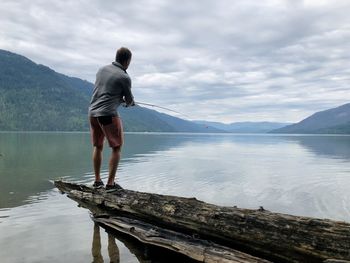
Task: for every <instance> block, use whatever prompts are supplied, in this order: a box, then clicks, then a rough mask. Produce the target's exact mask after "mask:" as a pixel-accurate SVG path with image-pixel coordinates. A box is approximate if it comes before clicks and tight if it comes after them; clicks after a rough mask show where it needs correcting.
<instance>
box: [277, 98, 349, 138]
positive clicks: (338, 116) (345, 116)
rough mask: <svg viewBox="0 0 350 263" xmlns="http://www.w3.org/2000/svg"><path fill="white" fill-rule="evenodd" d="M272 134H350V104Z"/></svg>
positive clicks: (312, 116)
mask: <svg viewBox="0 0 350 263" xmlns="http://www.w3.org/2000/svg"><path fill="white" fill-rule="evenodd" d="M272 133H314V134H350V103H347V104H344V105H342V106H339V107H337V108H333V109H329V110H325V111H320V112H316V113H315V114H313V115H311V116H310V117H308V118H306V119H304V120H302V121H300V122H298V123H295V124H291V125H288V126H286V127H283V128H280V129H276V130H273V131H272Z"/></svg>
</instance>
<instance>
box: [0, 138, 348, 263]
mask: <svg viewBox="0 0 350 263" xmlns="http://www.w3.org/2000/svg"><path fill="white" fill-rule="evenodd" d="M109 151H110V150H109V149H108V147H105V155H104V164H103V173H102V174H103V178H104V179H105V178H106V177H107V160H108V155H109ZM90 156H91V146H90V137H89V134H88V133H0V262H1V263H8V262H11V263H12V262H103V259H104V261H105V262H110V260H111V261H113V262H121V263H127V262H146V261H147V262H170V259H174V256H173V255H171V254H169V255H167V254H166V253H165V252H164V251H163V252H162V253H158V252H154V251H153V252H152V251H151V250H149V251H148V250H147V248H144V247H142V245H141V244H139V243H137V242H135V241H133V240H130V239H127V238H126V237H123V236H120V235H118V234H116V233H113V234H110V233H107V232H106V231H105V230H104V229H102V228H101V229H100V228H99V227H96V226H94V223H93V222H92V220H91V218H90V215H89V212H88V211H87V210H85V209H83V208H78V207H77V204H76V203H75V202H74V201H72V200H70V199H69V198H67V197H66V196H64V195H61V194H59V193H58V191H57V190H56V189H54V187H53V185H52V182H51V181H52V180H54V179H58V178H64V179H69V180H74V181H78V182H81V183H92V182H93V172H92V164H91V160H90ZM117 177H118V182H119V183H120V184H121V185H122V186H123V187H124V188H127V189H132V190H137V191H145V192H154V193H160V194H170V195H178V196H186V197H196V198H197V199H200V200H204V201H206V202H210V203H214V204H218V205H228V206H235V205H236V206H238V207H242V208H252V209H257V208H259V206H263V207H264V208H265V209H267V210H270V211H274V212H282V213H288V214H294V215H303V216H312V217H320V218H331V219H336V220H344V221H348V222H349V221H350V136H316V135H315V136H313V135H309V136H305V135H293V136H290V135H237V134H235V135H234V134H151V133H150V134H126V137H125V146H124V149H123V156H122V160H121V163H120V167H119V170H118V174H117ZM145 251H146V252H147V253H145ZM160 254H162V258H159V255H160ZM163 254H164V255H163ZM118 260H119V261H118ZM177 262H184V260H183V259H177Z"/></svg>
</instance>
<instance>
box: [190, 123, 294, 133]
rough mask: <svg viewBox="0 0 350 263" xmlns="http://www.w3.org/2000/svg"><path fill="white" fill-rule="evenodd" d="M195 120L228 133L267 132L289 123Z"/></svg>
mask: <svg viewBox="0 0 350 263" xmlns="http://www.w3.org/2000/svg"><path fill="white" fill-rule="evenodd" d="M195 122H196V123H198V124H203V125H206V126H209V127H214V128H217V129H219V130H223V131H225V132H230V133H267V132H270V131H272V130H275V129H278V128H281V127H284V126H287V125H289V124H290V123H279V122H234V123H230V124H225V123H221V122H210V121H195Z"/></svg>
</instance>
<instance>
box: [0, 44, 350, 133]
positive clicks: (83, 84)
mask: <svg viewBox="0 0 350 263" xmlns="http://www.w3.org/2000/svg"><path fill="white" fill-rule="evenodd" d="M92 89H93V84H92V83H90V82H88V81H85V80H81V79H79V78H73V77H69V76H66V75H63V74H60V73H57V72H55V71H54V70H52V69H50V68H48V67H46V66H43V65H40V64H36V63H34V62H33V61H31V60H29V59H28V58H26V57H24V56H21V55H18V54H14V53H12V52H9V51H5V50H1V49H0V131H87V130H88V129H89V125H88V121H87V109H88V106H89V102H90V97H91V93H92ZM119 112H120V115H121V116H122V118H123V124H124V129H125V130H126V131H135V132H203V133H207V132H225V133H268V132H271V133H342V134H350V104H345V105H343V106H340V107H338V108H335V109H330V110H326V111H322V112H317V113H315V114H313V115H312V116H310V117H308V118H306V119H305V120H302V121H301V122H299V123H296V124H289V123H275V122H236V123H231V124H224V123H220V122H208V121H188V120H183V119H181V118H177V117H174V116H171V115H168V114H164V113H160V112H157V111H155V110H151V109H147V108H144V107H140V106H135V107H130V108H122V107H120V109H119Z"/></svg>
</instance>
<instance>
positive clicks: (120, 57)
mask: <svg viewBox="0 0 350 263" xmlns="http://www.w3.org/2000/svg"><path fill="white" fill-rule="evenodd" d="M131 55H132V54H131V51H130V50H129V49H128V48H126V47H121V48H119V49H118V50H117V54H116V55H115V61H117V62H119V63H120V64H123V63H125V62H126V61H128V60H129V59H131Z"/></svg>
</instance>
